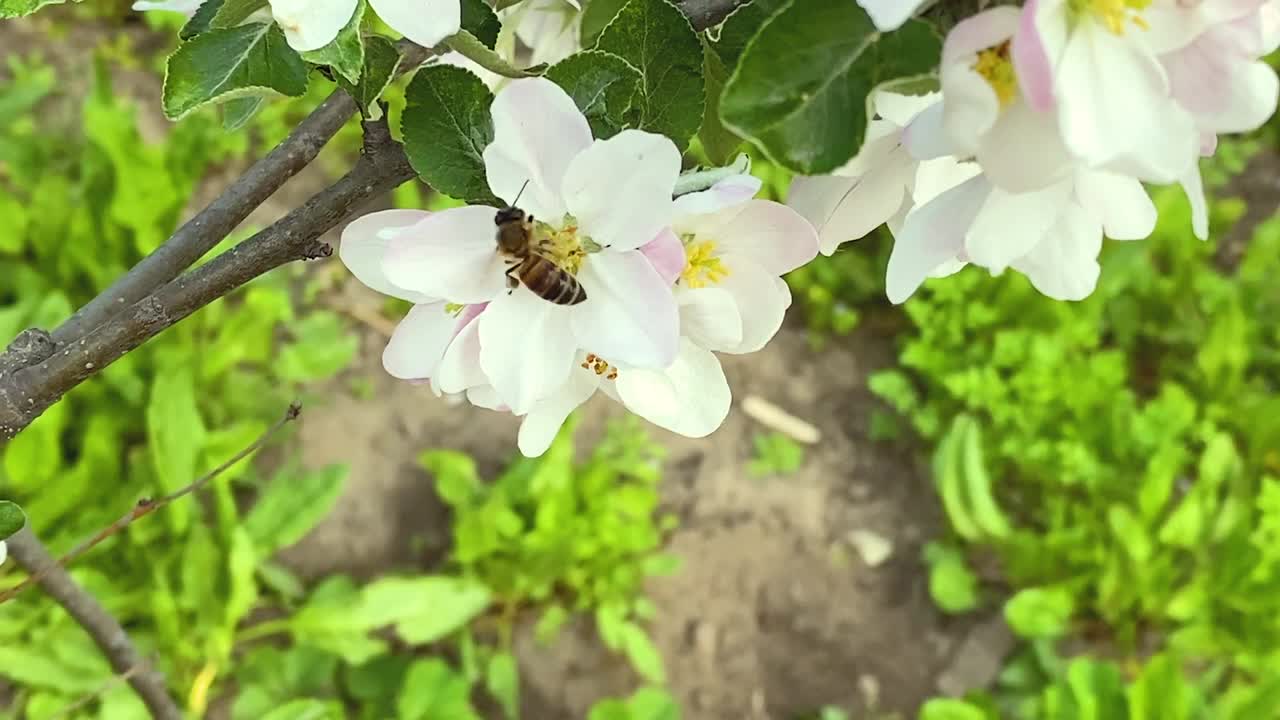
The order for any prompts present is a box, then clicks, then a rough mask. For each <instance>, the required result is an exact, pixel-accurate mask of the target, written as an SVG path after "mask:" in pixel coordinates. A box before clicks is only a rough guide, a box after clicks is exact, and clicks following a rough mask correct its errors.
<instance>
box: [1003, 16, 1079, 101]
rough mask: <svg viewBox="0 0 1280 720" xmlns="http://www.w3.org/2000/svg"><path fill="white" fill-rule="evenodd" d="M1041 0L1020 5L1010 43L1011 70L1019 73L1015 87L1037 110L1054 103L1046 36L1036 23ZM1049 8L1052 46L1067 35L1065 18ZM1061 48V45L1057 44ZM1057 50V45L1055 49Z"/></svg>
mask: <svg viewBox="0 0 1280 720" xmlns="http://www.w3.org/2000/svg"><path fill="white" fill-rule="evenodd" d="M1043 4H1045V3H1044V2H1043V0H1027V1H1026V2H1025V3H1023V5H1022V15H1021V17H1019V18H1018V30H1017V32H1016V33H1014V36H1013V42H1012V43H1011V45H1010V57H1011V58H1012V60H1013V70H1014V72H1015V73H1016V74H1017V76H1018V87H1019V88H1020V89H1021V90H1022V96H1023V97H1024V98H1026V101H1027V102H1028V103H1030V105H1031V107H1032V108H1034V109H1035V110H1037V111H1039V112H1049V111H1050V110H1052V109H1053V106H1054V92H1053V63H1054V58H1051V57H1050V54H1049V52H1050V50H1049V47H1047V43H1046V42H1045V39H1046V38H1045V36H1044V35H1043V34H1042V33H1041V30H1040V28H1039V27H1038V26H1037V22H1036V21H1037V19H1038V16H1039V14H1040V13H1041V5H1043ZM1054 9H1056V8H1048V10H1049V11H1050V12H1048V13H1046V15H1048V16H1050V17H1048V18H1047V19H1046V25H1050V26H1051V27H1049V28H1048V29H1049V35H1050V42H1053V43H1054V44H1055V45H1057V43H1060V42H1063V39H1062V38H1064V37H1065V35H1066V27H1065V20H1066V19H1065V17H1062V18H1059V17H1056V15H1060V13H1058V14H1056V13H1053V12H1052V11H1053V10H1054ZM1058 47H1060V45H1059V46H1058ZM1055 49H1056V48H1055Z"/></svg>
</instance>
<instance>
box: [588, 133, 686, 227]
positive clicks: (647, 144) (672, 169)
mask: <svg viewBox="0 0 1280 720" xmlns="http://www.w3.org/2000/svg"><path fill="white" fill-rule="evenodd" d="M679 176H680V152H679V151H678V150H676V146H675V144H674V143H672V142H671V141H670V140H669V139H667V138H666V137H663V136H662V135H655V134H653V133H647V132H643V131H640V130H623V131H622V132H620V133H618V134H617V135H614V136H613V137H611V138H609V139H608V140H598V141H596V142H595V143H593V144H592V145H591V147H589V148H587V149H586V150H584V151H582V153H581V154H579V155H578V156H577V157H576V158H574V159H573V162H572V163H570V164H569V169H568V170H567V171H566V172H565V176H564V184H563V188H564V200H565V204H566V206H567V207H568V210H569V212H570V213H571V214H572V215H573V216H574V217H576V218H577V219H578V226H579V227H580V228H582V230H583V231H584V232H586V234H587V235H588V236H590V237H591V238H592V239H593V240H595V241H596V242H597V243H599V244H600V245H603V246H606V247H612V248H613V249H615V250H635V249H636V248H638V247H640V246H641V245H644V244H645V243H647V242H649V241H650V240H652V239H653V238H654V236H656V235H657V234H658V232H659V231H660V230H662V228H664V227H667V226H668V225H670V224H671V218H672V213H673V211H674V204H673V203H672V200H671V191H672V189H674V188H675V185H676V178H677V177H679Z"/></svg>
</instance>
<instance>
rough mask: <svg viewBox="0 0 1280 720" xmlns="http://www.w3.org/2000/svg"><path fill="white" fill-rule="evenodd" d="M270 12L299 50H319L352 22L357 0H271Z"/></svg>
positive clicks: (289, 41)
mask: <svg viewBox="0 0 1280 720" xmlns="http://www.w3.org/2000/svg"><path fill="white" fill-rule="evenodd" d="M270 3H271V15H272V17H274V18H275V19H276V22H277V23H279V25H280V29H281V30H283V31H284V38H285V40H286V41H288V43H289V47H291V48H293V49H294V50H297V51H298V52H307V51H308V50H319V49H320V48H322V47H324V46H325V45H328V44H329V43H331V42H333V39H334V38H336V37H338V31H340V30H342V28H344V27H346V26H347V23H349V22H351V16H352V15H354V14H355V12H356V6H357V5H358V4H359V3H358V0H270Z"/></svg>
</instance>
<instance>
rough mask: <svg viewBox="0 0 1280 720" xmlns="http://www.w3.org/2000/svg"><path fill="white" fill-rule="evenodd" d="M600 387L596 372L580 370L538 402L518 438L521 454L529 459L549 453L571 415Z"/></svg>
mask: <svg viewBox="0 0 1280 720" xmlns="http://www.w3.org/2000/svg"><path fill="white" fill-rule="evenodd" d="M599 384H600V379H599V377H598V376H597V375H596V374H595V373H594V372H590V371H588V370H583V369H581V368H578V369H575V370H574V371H573V373H571V374H570V375H569V380H568V382H566V383H565V384H564V386H563V387H561V388H560V389H559V390H556V391H555V392H554V393H552V394H551V396H550V397H548V398H546V399H545V400H540V401H538V402H537V403H535V404H534V406H533V409H532V410H530V411H529V414H528V415H525V416H524V420H522V421H521V422H520V434H519V436H518V437H517V439H516V444H517V445H518V446H519V448H520V452H521V453H522V454H523V455H524V456H525V457H538V456H539V455H541V454H542V453H544V452H546V451H547V448H549V447H551V442H552V441H553V440H555V439H556V433H558V432H560V428H561V427H562V426H563V425H564V421H565V420H568V419H569V414H570V413H572V412H573V411H574V410H577V409H578V406H580V405H582V403H584V402H586V401H587V400H589V399H590V398H591V396H592V395H594V394H595V392H596V387H597V386H598V385H599Z"/></svg>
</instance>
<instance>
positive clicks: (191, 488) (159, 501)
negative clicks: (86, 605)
mask: <svg viewBox="0 0 1280 720" xmlns="http://www.w3.org/2000/svg"><path fill="white" fill-rule="evenodd" d="M301 412H302V406H301V405H299V404H298V403H296V402H295V403H293V404H292V405H290V406H289V409H288V410H286V411H285V414H284V417H282V418H280V419H279V420H277V421H276V423H275V424H274V425H272V426H271V427H269V428H267V429H266V431H265V432H263V433H262V434H261V435H259V436H258V439H257V440H255V441H253V443H252V444H251V445H249V446H248V447H246V448H245V449H243V450H241V451H240V452H238V453H236V454H235V455H233V456H232V457H231V458H230V459H228V460H227V461H226V462H224V463H222V464H221V465H219V466H218V467H216V468H214V469H212V470H210V471H209V472H207V473H205V474H204V475H201V476H200V477H198V478H196V479H195V480H193V481H191V483H190V484H189V485H187V486H186V487H183V488H180V489H178V490H176V491H174V492H172V493H169V494H168V495H165V496H164V497H160V498H156V499H154V500H151V499H145V498H144V499H142V500H139V501H138V503H137V504H136V505H134V506H133V507H132V508H130V509H129V512H127V513H125V515H124V517H122V518H120V519H119V520H116V521H115V522H113V523H111V524H110V525H108V526H106V527H105V528H103V529H101V530H99V531H98V532H97V533H95V534H94V535H93V536H92V537H90V538H89V539H87V540H85V541H84V542H82V543H80V544H79V545H77V546H75V547H74V548H72V549H71V550H70V551H69V552H67V553H66V554H65V555H63V556H62V557H60V558H58V560H57V561H56V562H54V563H52V564H50V565H44V566H43V567H40V568H39V569H35V570H32V568H31V567H30V566H29V565H28V564H27V563H25V562H22V560H21V558H18V563H19V564H20V565H22V566H23V567H26V568H27V569H28V571H30V572H31V574H30V575H29V576H28V577H27V579H26V580H23V581H22V582H20V583H18V584H17V585H15V586H14V587H11V588H9V589H8V590H5V591H3V592H0V605H3V604H4V603H6V602H8V601H10V600H12V599H13V598H15V597H17V596H18V594H19V593H21V592H22V591H23V590H26V589H27V588H28V587H30V586H32V585H35V584H37V583H42V582H44V580H45V579H46V577H47V576H48V575H49V574H50V573H54V572H64V571H65V569H66V567H67V566H68V565H70V564H71V563H72V562H74V561H75V560H76V559H77V558H79V557H80V556H82V555H84V554H85V553H87V552H89V551H90V550H92V549H93V548H95V547H97V545H98V544H99V543H101V542H102V541H103V540H106V539H107V538H109V537H111V536H112V535H115V534H116V533H119V532H120V531H121V530H124V529H125V528H126V527H129V525H130V524H132V523H133V522H134V521H135V520H138V519H139V518H143V517H146V516H147V515H150V514H151V513H153V512H155V511H157V510H159V509H160V508H162V507H165V506H167V505H169V504H170V503H172V502H173V501H175V500H179V499H181V498H184V497H186V496H187V495H190V494H191V493H193V492H195V491H197V490H199V489H201V488H203V487H204V486H205V485H208V484H209V482H210V481H211V480H213V479H214V478H216V477H218V476H219V475H221V474H222V473H224V472H226V471H227V470H228V469H230V468H231V466H233V465H235V464H236V463H238V462H240V461H241V460H243V459H245V458H246V457H249V456H250V455H252V454H253V453H255V452H257V451H258V450H260V449H261V448H262V446H263V445H266V444H267V441H268V440H270V439H271V436H272V435H275V434H276V432H277V431H279V430H280V428H282V427H284V426H285V425H287V424H289V423H290V422H291V421H293V420H296V419H297V418H298V414H299V413H301ZM29 539H30V541H32V542H35V541H36V540H35V536H34V535H31V536H29ZM11 549H12V548H11ZM42 551H43V550H42ZM15 557H17V555H16V554H15Z"/></svg>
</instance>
